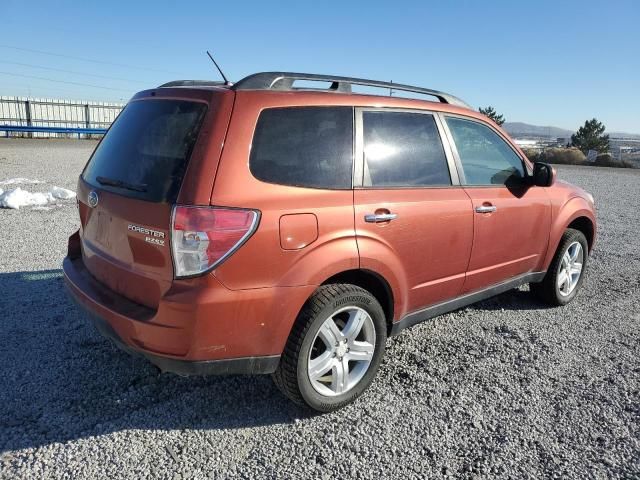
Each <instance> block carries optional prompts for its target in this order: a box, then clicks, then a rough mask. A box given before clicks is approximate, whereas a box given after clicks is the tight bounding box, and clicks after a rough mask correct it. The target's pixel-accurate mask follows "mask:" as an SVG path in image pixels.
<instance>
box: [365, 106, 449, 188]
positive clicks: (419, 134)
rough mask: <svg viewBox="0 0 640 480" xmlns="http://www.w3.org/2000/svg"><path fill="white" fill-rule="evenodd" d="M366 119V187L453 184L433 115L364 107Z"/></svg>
mask: <svg viewBox="0 0 640 480" xmlns="http://www.w3.org/2000/svg"><path fill="white" fill-rule="evenodd" d="M362 122H363V130H364V132H363V134H364V182H363V183H364V186H365V187H366V186H369V187H426V186H441V185H451V177H450V176H449V167H448V165H447V158H446V156H445V153H444V149H443V147H442V141H441V140H440V135H439V134H438V128H437V126H436V122H435V119H434V118H433V115H429V114H423V113H406V112H384V111H379V112H374V111H364V112H363V113H362Z"/></svg>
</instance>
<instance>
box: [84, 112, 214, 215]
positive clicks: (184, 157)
mask: <svg viewBox="0 0 640 480" xmlns="http://www.w3.org/2000/svg"><path fill="white" fill-rule="evenodd" d="M206 109H207V106H206V105H205V104H203V103H197V102H189V101H181V100H144V101H137V102H132V103H130V104H128V105H127V106H126V107H125V108H124V110H123V111H122V113H121V114H120V115H119V116H118V118H117V119H116V121H115V122H114V123H113V125H112V126H111V128H110V129H109V131H108V132H107V134H106V135H105V137H104V138H103V139H102V142H100V144H99V145H98V148H97V149H96V151H95V152H94V153H93V156H92V157H91V160H89V163H88V164H87V167H86V168H85V170H84V173H83V178H84V180H85V181H87V182H89V183H90V184H92V185H95V186H97V187H100V188H103V189H106V190H110V191H113V192H116V193H118V194H121V195H126V196H130V197H134V198H139V199H141V200H147V201H151V202H168V203H173V202H175V200H176V197H177V195H178V191H179V190H180V185H181V184H182V178H183V176H184V172H185V170H186V168H187V163H188V161H189V156H190V155H191V150H192V149H193V145H194V144H195V141H196V138H197V136H198V131H199V129H200V125H201V124H202V119H203V117H204V114H205V112H206Z"/></svg>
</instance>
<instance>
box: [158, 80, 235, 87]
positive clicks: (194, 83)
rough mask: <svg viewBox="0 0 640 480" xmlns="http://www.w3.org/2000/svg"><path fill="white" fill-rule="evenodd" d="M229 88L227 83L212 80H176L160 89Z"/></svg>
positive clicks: (164, 84)
mask: <svg viewBox="0 0 640 480" xmlns="http://www.w3.org/2000/svg"><path fill="white" fill-rule="evenodd" d="M225 85H226V86H229V85H228V84H226V83H225V82H217V81H212V80H174V81H172V82H167V83H163V84H162V85H160V86H159V87H158V88H168V87H223V86H225Z"/></svg>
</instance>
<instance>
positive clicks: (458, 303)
mask: <svg viewBox="0 0 640 480" xmlns="http://www.w3.org/2000/svg"><path fill="white" fill-rule="evenodd" d="M545 274H546V272H529V273H525V274H523V275H518V276H517V277H513V278H511V279H509V280H506V281H504V282H501V283H497V284H495V285H492V286H490V287H487V288H483V289H482V290H477V291H475V292H471V293H467V294H465V295H462V296H460V297H456V298H452V299H451V300H447V301H445V302H442V303H436V304H435V305H431V306H430V307H426V308H422V309H420V310H417V311H415V312H412V313H409V314H407V315H405V316H404V317H402V318H401V319H400V320H398V321H397V322H395V323H393V325H392V326H391V332H390V336H394V335H397V334H399V333H400V332H401V331H402V330H404V329H405V328H409V327H413V326H414V325H417V324H418V323H422V322H424V321H426V320H429V319H431V318H433V317H437V316H438V315H443V314H445V313H449V312H452V311H454V310H457V309H459V308H462V307H466V306H467V305H471V304H472V303H476V302H479V301H480V300H485V299H487V298H490V297H493V296H495V295H499V294H501V293H504V292H507V291H509V290H512V289H514V288H517V287H519V286H521V285H524V284H525V283H535V282H540V281H542V279H543V278H544V276H545Z"/></svg>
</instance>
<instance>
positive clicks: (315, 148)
mask: <svg viewBox="0 0 640 480" xmlns="http://www.w3.org/2000/svg"><path fill="white" fill-rule="evenodd" d="M352 165H353V109H352V108H351V107H294V108H271V109H267V110H264V111H263V112H262V113H261V114H260V117H259V118H258V125H257V126H256V131H255V135H254V138H253V143H252V147H251V157H250V159H249V167H250V169H251V173H252V174H253V175H254V176H255V177H256V178H257V179H259V180H262V181H264V182H269V183H278V184H281V185H291V186H297V187H312V188H328V189H347V188H351V173H352Z"/></svg>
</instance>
